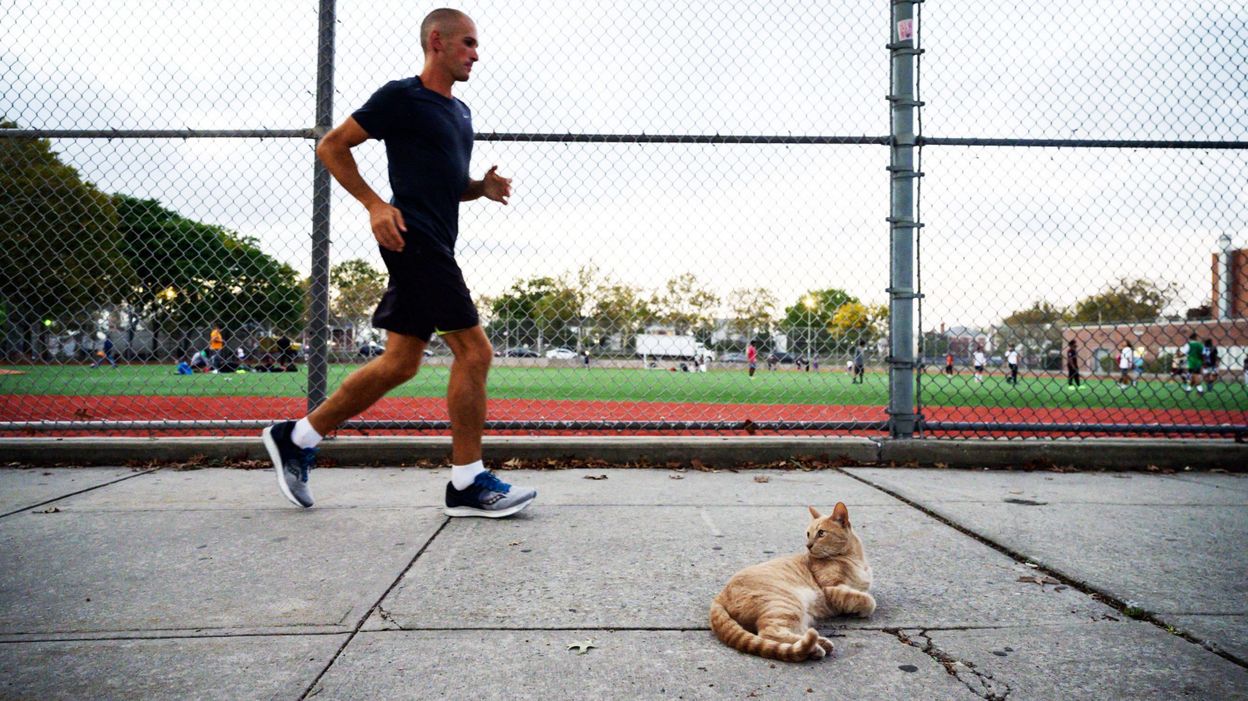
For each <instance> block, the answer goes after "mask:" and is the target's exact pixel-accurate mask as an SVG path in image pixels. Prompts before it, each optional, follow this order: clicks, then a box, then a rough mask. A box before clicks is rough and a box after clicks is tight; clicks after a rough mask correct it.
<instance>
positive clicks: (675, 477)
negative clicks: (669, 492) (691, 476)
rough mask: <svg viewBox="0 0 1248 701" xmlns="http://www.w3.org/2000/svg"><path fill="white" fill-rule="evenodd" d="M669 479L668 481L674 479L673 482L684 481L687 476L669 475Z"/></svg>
mask: <svg viewBox="0 0 1248 701" xmlns="http://www.w3.org/2000/svg"><path fill="white" fill-rule="evenodd" d="M667 478H668V479H673V480H683V479H684V478H685V476H684V475H676V474H672V475H668V476H667Z"/></svg>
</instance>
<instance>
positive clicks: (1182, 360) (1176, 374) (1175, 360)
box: [1170, 346, 1187, 382]
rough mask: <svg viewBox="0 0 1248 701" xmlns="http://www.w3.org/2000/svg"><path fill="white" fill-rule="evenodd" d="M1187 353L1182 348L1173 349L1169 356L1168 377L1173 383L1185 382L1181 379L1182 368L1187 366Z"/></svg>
mask: <svg viewBox="0 0 1248 701" xmlns="http://www.w3.org/2000/svg"><path fill="white" fill-rule="evenodd" d="M1186 358H1187V351H1186V350H1185V349H1184V347H1183V346H1179V347H1178V348H1175V349H1174V352H1173V353H1171V354H1170V377H1171V379H1173V380H1174V381H1175V382H1185V380H1184V378H1183V368H1184V366H1185V365H1186V364H1187V363H1186Z"/></svg>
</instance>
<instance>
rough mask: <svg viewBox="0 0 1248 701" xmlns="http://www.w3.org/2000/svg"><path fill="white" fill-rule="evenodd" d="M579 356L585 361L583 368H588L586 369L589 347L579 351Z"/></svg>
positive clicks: (587, 366)
mask: <svg viewBox="0 0 1248 701" xmlns="http://www.w3.org/2000/svg"><path fill="white" fill-rule="evenodd" d="M581 357H582V358H583V360H584V363H585V369H586V370H588V369H589V349H588V348H586V349H585V350H583V351H581Z"/></svg>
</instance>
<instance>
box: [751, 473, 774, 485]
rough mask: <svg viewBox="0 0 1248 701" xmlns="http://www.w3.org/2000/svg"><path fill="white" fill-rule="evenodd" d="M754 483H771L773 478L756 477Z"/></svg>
mask: <svg viewBox="0 0 1248 701" xmlns="http://www.w3.org/2000/svg"><path fill="white" fill-rule="evenodd" d="M754 481H755V482H758V483H760V484H761V483H763V482H770V481H771V478H770V477H768V476H767V475H754Z"/></svg>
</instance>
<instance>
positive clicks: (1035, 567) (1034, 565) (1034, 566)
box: [1023, 562, 1040, 569]
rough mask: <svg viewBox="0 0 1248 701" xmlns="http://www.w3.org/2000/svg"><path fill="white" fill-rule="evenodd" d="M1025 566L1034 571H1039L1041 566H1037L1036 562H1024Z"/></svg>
mask: <svg viewBox="0 0 1248 701" xmlns="http://www.w3.org/2000/svg"><path fill="white" fill-rule="evenodd" d="M1023 564H1024V565H1027V566H1028V567H1030V568H1032V569H1039V567H1040V565H1037V564H1036V563H1034V562H1024V563H1023Z"/></svg>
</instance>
